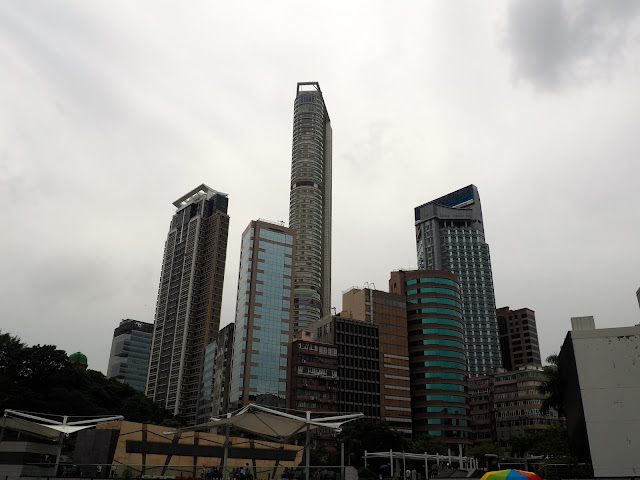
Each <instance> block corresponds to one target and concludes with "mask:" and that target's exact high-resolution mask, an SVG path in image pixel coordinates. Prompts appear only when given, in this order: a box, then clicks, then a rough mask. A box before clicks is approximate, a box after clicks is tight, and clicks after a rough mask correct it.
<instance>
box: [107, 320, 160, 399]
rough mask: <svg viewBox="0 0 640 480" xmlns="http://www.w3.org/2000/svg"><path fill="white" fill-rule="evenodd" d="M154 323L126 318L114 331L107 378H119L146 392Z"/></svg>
mask: <svg viewBox="0 0 640 480" xmlns="http://www.w3.org/2000/svg"><path fill="white" fill-rule="evenodd" d="M152 335H153V324H152V323H145V322H139V321H137V320H132V319H130V318H127V319H124V320H122V321H121V322H120V325H119V326H118V327H117V328H116V329H115V330H114V331H113V340H112V341H111V353H110V354H109V365H108V367H107V378H117V379H118V380H120V381H121V382H123V383H126V384H127V385H131V386H132V387H133V388H135V389H136V390H139V391H140V392H144V387H145V385H146V383H147V372H148V370H149V353H150V352H151V337H152Z"/></svg>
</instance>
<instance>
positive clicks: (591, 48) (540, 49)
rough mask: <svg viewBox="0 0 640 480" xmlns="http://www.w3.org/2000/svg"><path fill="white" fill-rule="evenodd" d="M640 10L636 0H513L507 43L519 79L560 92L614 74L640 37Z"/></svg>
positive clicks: (507, 30) (509, 8)
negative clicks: (639, 35)
mask: <svg viewBox="0 0 640 480" xmlns="http://www.w3.org/2000/svg"><path fill="white" fill-rule="evenodd" d="M638 12H640V3H639V2H637V1H635V0H619V1H611V2H609V1H599V0H584V1H579V2H575V1H574V2H568V1H538V0H519V1H515V2H510V3H509V7H508V13H507V24H506V38H505V40H506V47H507V49H508V50H509V52H510V54H511V56H512V60H513V68H514V73H515V75H516V77H517V78H521V79H525V80H528V81H530V82H531V83H532V84H534V85H535V86H537V87H540V88H543V89H556V88H561V87H562V86H564V85H565V84H567V83H570V82H571V83H574V82H579V83H582V82H588V81H590V80H593V79H594V78H598V77H602V76H605V77H606V76H608V75H609V74H610V73H611V71H612V64H614V63H615V62H618V61H620V60H621V59H622V57H623V55H624V53H625V48H626V46H627V44H628V43H629V42H630V41H633V36H634V32H635V34H636V35H637V26H638V25H637V23H636V24H635V25H634V22H635V21H636V20H637V16H638ZM635 41H637V38H636V40H635Z"/></svg>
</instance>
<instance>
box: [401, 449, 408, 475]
mask: <svg viewBox="0 0 640 480" xmlns="http://www.w3.org/2000/svg"><path fill="white" fill-rule="evenodd" d="M406 471H407V462H406V459H405V458H404V450H403V451H402V478H404V477H405V476H406V474H405V472H406Z"/></svg>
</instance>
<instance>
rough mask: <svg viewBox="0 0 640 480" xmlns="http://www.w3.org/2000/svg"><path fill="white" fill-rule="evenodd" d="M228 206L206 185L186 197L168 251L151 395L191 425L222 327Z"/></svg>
mask: <svg viewBox="0 0 640 480" xmlns="http://www.w3.org/2000/svg"><path fill="white" fill-rule="evenodd" d="M228 203H229V199H228V197H227V195H226V194H225V193H220V192H217V191H215V190H213V189H212V188H210V187H208V186H207V185H204V184H202V185H200V186H199V187H196V188H194V189H193V190H191V191H190V192H188V193H187V194H185V195H184V196H182V197H180V198H179V199H178V200H176V201H175V202H174V203H173V205H174V206H175V207H176V208H177V211H176V213H175V214H174V215H173V218H172V220H171V224H170V225H169V233H168V235H167V241H166V243H165V248H164V258H163V261H162V270H161V274H160V287H159V291H158V303H157V306H156V319H155V324H154V328H153V343H152V345H151V358H150V361H149V374H148V379H147V389H146V390H147V392H146V393H147V396H148V397H149V398H151V399H152V400H153V401H155V402H156V403H159V404H160V405H161V406H163V407H165V408H167V409H168V410H170V411H172V412H173V413H174V414H175V415H182V416H183V417H184V418H185V419H186V420H187V422H189V423H191V424H192V423H194V422H195V417H196V410H197V407H198V386H199V384H200V378H201V370H202V363H203V357H204V349H205V347H206V346H207V345H209V344H210V343H211V342H213V341H215V340H216V339H217V336H218V330H219V327H220V307H221V303H222V284H223V281H224V267H225V260H226V256H227V237H228V232H229V216H228V215H227V205H228Z"/></svg>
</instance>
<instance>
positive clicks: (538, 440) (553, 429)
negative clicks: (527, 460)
mask: <svg viewBox="0 0 640 480" xmlns="http://www.w3.org/2000/svg"><path fill="white" fill-rule="evenodd" d="M511 450H512V451H511V453H512V454H513V455H515V456H518V457H523V456H525V455H526V454H530V455H544V456H545V457H547V456H548V457H552V458H555V457H568V456H569V435H568V433H567V429H566V427H565V426H564V425H553V426H550V427H547V428H545V429H544V430H534V429H527V430H525V432H524V434H523V435H520V436H518V437H514V438H512V439H511Z"/></svg>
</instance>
